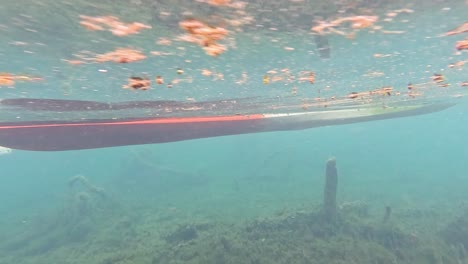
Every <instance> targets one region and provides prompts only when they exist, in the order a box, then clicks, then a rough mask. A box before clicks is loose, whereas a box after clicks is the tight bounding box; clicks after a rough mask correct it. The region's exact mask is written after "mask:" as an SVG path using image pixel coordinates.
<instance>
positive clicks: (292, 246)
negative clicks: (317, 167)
mask: <svg viewBox="0 0 468 264" xmlns="http://www.w3.org/2000/svg"><path fill="white" fill-rule="evenodd" d="M338 182H339V173H338V170H337V167H336V160H335V159H330V160H329V161H328V162H327V164H326V170H325V185H324V192H323V194H324V195H323V201H322V203H321V204H320V205H319V206H316V207H315V208H314V209H307V210H297V211H292V212H290V211H288V212H284V211H283V212H280V213H278V214H272V215H270V216H267V217H263V218H257V219H251V220H246V221H238V222H237V223H235V224H227V223H221V222H215V221H200V220H196V219H195V218H187V219H185V220H184V221H180V220H176V219H175V218H173V217H159V218H158V217H156V216H155V215H145V214H141V212H140V211H138V209H135V208H125V207H124V206H121V205H120V204H119V203H118V202H116V201H115V198H114V197H113V196H112V195H111V194H110V193H111V192H110V190H108V189H107V188H106V189H104V188H101V187H98V186H95V185H93V184H92V183H91V182H90V180H89V179H88V178H86V177H85V176H82V175H77V176H74V177H72V178H71V179H70V180H69V196H68V197H67V198H66V202H65V205H64V207H63V208H62V209H60V210H59V211H58V212H57V213H56V214H54V215H51V216H49V217H48V218H47V219H42V220H37V221H36V222H37V223H35V224H34V225H33V226H31V228H30V229H27V230H24V231H23V232H22V233H21V234H19V235H18V236H17V237H16V238H15V239H13V240H11V241H8V242H6V243H4V242H2V243H1V244H0V253H1V254H0V256H2V257H0V263H12V261H14V262H15V263H36V264H37V263H39V264H40V263H51V261H52V260H53V259H55V260H56V259H63V260H64V262H62V263H96V264H130V263H132V264H135V263H137V264H139V263H141V264H156V263H158V264H159V263H164V264H165V263H167V264H176V263H207V264H211V263H212V264H224V263H226V264H228V263H232V264H234V263H248V264H263V263H265V264H267V263H269V264H270V263H273V264H276V263H318V264H321V263H323V264H325V263H327V264H345V263H347V264H348V263H350V264H354V263H356V264H367V263H369V264H375V263H378V264H387V263H388V264H394V263H399V264H401V263H403V264H406V263H407V264H442V263H444V264H452V263H453V264H460V263H468V255H467V254H466V248H467V246H468V239H467V238H468V229H467V226H468V211H466V212H464V213H463V214H462V215H460V216H458V217H456V218H455V220H453V221H452V222H449V223H448V224H447V225H445V226H444V227H443V228H442V229H441V230H438V231H436V230H434V233H433V234H421V233H417V232H414V231H412V230H411V228H408V225H407V223H406V220H407V219H406V220H405V219H404V214H398V213H397V212H396V211H397V209H392V207H390V206H386V207H384V208H382V210H380V213H379V214H377V215H376V214H371V213H370V210H369V206H370V204H369V203H368V202H364V201H353V202H345V203H341V204H339V203H337V196H338V192H337V190H338V188H337V187H338ZM409 215H410V216H411V217H424V214H423V213H421V212H420V211H418V210H415V211H414V212H410V214H409ZM415 221H417V220H415ZM5 253H8V255H7V254H5ZM70 256H72V258H70ZM5 261H6V262H5Z"/></svg>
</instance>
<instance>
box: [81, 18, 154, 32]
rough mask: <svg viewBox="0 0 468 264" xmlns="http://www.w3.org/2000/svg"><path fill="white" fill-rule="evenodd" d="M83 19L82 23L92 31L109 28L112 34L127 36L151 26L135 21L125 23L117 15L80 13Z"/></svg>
mask: <svg viewBox="0 0 468 264" xmlns="http://www.w3.org/2000/svg"><path fill="white" fill-rule="evenodd" d="M80 18H81V21H80V25H82V26H83V27H85V28H86V29H88V30H92V31H102V30H109V31H110V32H112V34H114V35H116V36H127V35H133V34H138V33H140V31H141V30H142V29H150V28H151V26H148V25H145V24H143V23H138V22H133V23H128V24H126V23H124V22H122V21H120V20H119V19H118V18H117V17H115V16H97V17H91V16H84V15H80Z"/></svg>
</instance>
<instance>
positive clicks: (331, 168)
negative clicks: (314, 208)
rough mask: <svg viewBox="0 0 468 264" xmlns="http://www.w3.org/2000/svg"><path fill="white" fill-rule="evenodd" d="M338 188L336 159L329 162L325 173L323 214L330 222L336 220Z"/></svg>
mask: <svg viewBox="0 0 468 264" xmlns="http://www.w3.org/2000/svg"><path fill="white" fill-rule="evenodd" d="M337 187H338V172H337V169H336V160H335V159H334V158H332V159H329V160H328V161H327V168H326V171H325V190H324V192H323V213H324V216H325V218H326V220H328V221H332V220H335V219H336V214H337V211H336V208H337V207H336V189H337Z"/></svg>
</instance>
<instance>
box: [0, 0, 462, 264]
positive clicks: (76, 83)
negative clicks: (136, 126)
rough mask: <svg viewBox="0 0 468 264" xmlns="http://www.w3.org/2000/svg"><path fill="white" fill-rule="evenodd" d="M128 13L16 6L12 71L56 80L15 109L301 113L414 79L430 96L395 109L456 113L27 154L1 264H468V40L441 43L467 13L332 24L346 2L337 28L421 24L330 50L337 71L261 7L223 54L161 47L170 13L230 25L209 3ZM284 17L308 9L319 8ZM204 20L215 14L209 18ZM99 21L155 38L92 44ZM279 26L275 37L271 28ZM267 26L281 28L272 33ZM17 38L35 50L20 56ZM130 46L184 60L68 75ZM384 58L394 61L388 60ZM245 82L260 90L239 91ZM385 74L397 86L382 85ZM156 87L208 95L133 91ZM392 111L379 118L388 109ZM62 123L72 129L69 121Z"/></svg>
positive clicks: (9, 199)
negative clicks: (264, 108)
mask: <svg viewBox="0 0 468 264" xmlns="http://www.w3.org/2000/svg"><path fill="white" fill-rule="evenodd" d="M344 2H346V1H344ZM118 3H119V4H117V2H116V3H114V4H111V3H106V2H102V3H100V4H94V3H92V1H77V3H76V4H75V3H74V4H73V5H72V4H71V3H68V2H65V1H63V2H62V1H58V2H52V3H49V2H48V1H42V2H37V3H35V4H31V3H21V1H19V2H18V3H15V4H13V3H11V4H4V5H2V7H1V9H0V12H1V14H2V16H1V19H0V23H1V24H2V25H3V26H2V27H1V30H3V32H4V34H2V36H1V39H2V41H1V43H2V44H1V46H0V47H1V49H0V53H1V56H2V60H0V71H1V72H9V73H12V74H18V75H20V74H23V75H28V76H40V77H42V78H43V79H44V80H42V81H37V82H36V81H33V82H26V81H18V82H17V83H15V85H14V87H5V86H0V98H1V99H7V98H54V99H71V100H92V101H100V102H121V101H138V100H186V99H187V98H193V100H195V101H204V100H212V99H226V98H242V97H250V96H260V97H264V98H275V97H279V98H290V97H291V90H292V89H293V87H296V88H297V95H296V97H293V98H294V99H293V101H294V103H297V104H300V102H302V100H303V99H304V100H309V101H313V100H314V99H313V98H314V97H317V96H321V97H328V96H337V97H345V96H346V95H347V94H349V93H350V92H354V91H369V90H373V89H377V88H380V87H382V86H392V87H394V88H395V89H396V90H398V91H401V92H402V93H406V92H407V90H406V86H407V84H408V83H409V82H411V83H414V84H420V83H428V84H424V89H425V90H424V95H423V96H421V97H417V98H415V99H411V98H408V97H404V96H401V97H391V98H389V99H388V102H389V103H388V104H389V105H390V106H391V103H398V102H402V101H404V102H410V103H412V102H414V104H419V103H432V102H450V103H453V102H455V103H456V105H455V106H453V107H451V108H449V109H446V110H444V111H440V112H436V113H430V114H427V115H420V116H412V117H405V118H396V119H389V120H381V121H372V122H363V123H354V124H348V125H340V126H327V127H319V128H314V129H307V130H298V131H288V132H268V133H256V134H245V135H234V136H226V137H216V138H205V139H196V140H189V141H181V142H172V143H165V144H148V145H137V146H123V147H112V148H102V149H89V150H72V151H59V152H42V151H37V152H35V151H24V150H13V151H12V152H11V153H8V154H4V155H0V172H1V173H0V201H1V202H0V216H1V217H0V263H1V264H4V263H5V264H10V263H28V264H29V263H34V264H37V263H93V264H94V263H96V264H110V263H112V264H114V263H115V264H129V263H137V264H140V263H142V264H143V263H145V264H146V263H151V264H155V263H162V264H165V263H168V264H169V263H216V264H218V263H219V264H221V263H262V264H263V263H385V264H386V263H421V264H422V263H429V264H431V263H434V264H435V263H438V264H439V263H440V264H442V263H456V264H460V263H468V254H467V253H466V250H467V248H466V247H468V241H467V239H466V237H468V225H467V222H468V220H467V219H468V218H467V217H468V216H467V215H468V208H467V204H466V202H467V201H468V193H467V192H466V188H467V186H468V176H467V173H466V165H465V164H466V159H467V157H468V153H467V149H468V143H467V141H466V135H467V134H468V126H466V125H465V124H466V123H467V121H468V117H467V115H466V111H467V109H468V105H467V103H466V98H465V97H464V96H465V94H466V90H465V89H466V87H462V86H460V83H461V82H464V81H467V79H466V77H467V76H468V75H467V68H466V67H467V65H464V66H462V67H457V68H449V67H448V65H449V64H450V63H454V62H457V61H463V60H468V58H467V53H466V51H461V52H459V53H457V52H456V51H455V49H454V45H455V42H456V41H459V40H462V39H464V38H465V39H466V34H467V33H464V34H459V35H455V36H449V37H440V35H441V34H444V33H445V32H447V31H449V30H451V29H453V28H455V27H457V26H459V25H461V24H463V23H464V22H466V20H465V19H466V13H467V11H468V6H467V4H466V3H465V2H463V1H448V2H434V3H431V4H428V3H425V4H424V3H416V2H415V3H397V2H393V4H392V3H390V4H389V3H388V2H385V1H383V2H381V3H378V4H376V3H374V1H372V3H368V4H367V5H368V6H367V7H368V9H370V11H369V10H367V11H366V10H365V8H364V7H366V4H364V3H362V2H359V1H358V2H356V3H358V4H357V5H358V6H360V7H361V9H356V10H354V11H350V10H348V11H346V12H347V13H342V12H337V11H336V10H333V8H335V7H336V6H340V5H345V3H339V4H338V3H329V4H328V5H330V6H333V8H332V7H330V10H329V11H327V12H328V13H327V16H328V17H330V18H336V17H345V16H352V15H361V14H364V15H367V14H369V12H371V13H372V14H378V15H379V17H380V19H384V18H385V13H387V12H389V11H391V10H396V9H399V8H412V9H414V11H415V12H414V13H411V14H401V15H399V16H397V18H398V19H397V18H395V20H394V21H392V22H381V21H379V23H378V25H383V26H384V27H385V29H387V30H404V31H405V33H404V34H383V33H378V32H375V33H371V32H368V30H367V29H363V30H362V31H359V32H358V33H357V35H356V38H355V39H354V40H349V39H346V38H344V37H343V36H338V35H334V34H331V35H329V36H327V37H328V38H329V42H330V45H331V57H330V58H329V59H321V58H320V57H319V56H318V55H317V51H316V47H315V42H314V40H313V36H312V35H311V34H310V31H309V30H308V28H310V26H311V25H312V22H310V20H308V18H304V19H303V20H301V19H299V18H297V17H296V16H294V13H291V14H290V15H287V14H286V15H284V14H280V15H278V16H277V17H275V14H274V13H273V14H270V13H271V12H268V11H262V10H265V9H266V10H267V9H269V8H273V7H269V5H265V4H263V5H262V4H261V3H259V2H256V1H252V2H251V3H249V5H248V7H247V11H248V13H249V14H250V15H252V16H253V17H255V18H257V19H258V21H256V23H254V25H246V26H245V27H244V28H243V30H242V32H239V33H236V34H235V41H236V48H234V47H229V49H228V51H227V52H225V53H224V54H221V55H220V56H219V57H210V56H208V55H206V54H205V53H204V52H203V51H202V50H201V49H200V47H197V46H196V45H193V44H187V43H180V42H177V41H174V42H173V44H172V45H170V46H158V45H157V44H155V40H157V39H158V38H160V37H167V38H170V39H173V38H176V37H177V35H179V34H181V33H182V31H181V30H180V29H178V26H177V21H178V19H179V17H178V16H177V15H173V16H172V17H171V19H166V20H164V19H161V20H158V19H155V18H154V17H152V16H151V12H150V11H148V10H149V9H148V8H147V7H148V6H151V7H152V8H154V5H155V4H156V6H157V7H159V6H161V8H162V9H163V11H164V10H166V11H167V10H170V11H171V12H172V14H179V13H182V12H183V11H187V10H191V11H193V13H195V17H196V15H197V12H199V14H205V12H208V11H209V12H214V13H216V12H221V13H222V14H225V15H226V14H227V15H229V14H230V13H229V12H230V11H229V10H228V11H226V10H224V9H223V7H220V8H219V10H218V9H216V8H218V7H216V8H214V9H213V10H212V9H208V11H207V5H208V4H206V3H189V2H188V1H187V3H182V4H180V3H176V2H173V3H172V2H170V1H155V2H154V3H146V1H133V2H128V3H127V2H125V1H124V2H122V3H121V2H118ZM281 3H282V5H284V6H288V5H290V7H291V9H292V7H295V6H301V5H304V10H308V9H307V8H309V7H310V5H312V6H313V4H311V3H308V2H296V1H290V2H289V1H285V2H284V3H283V2H281ZM193 5H195V6H197V7H198V8H197V9H194V10H192V9H191V8H192V7H193ZM258 5H260V6H262V7H263V9H262V10H261V9H259V8H258ZM21 6H23V8H20V7H21ZM93 6H94V7H95V9H90V7H93ZM171 6H172V7H173V9H170V8H169V7H171ZM249 6H250V8H249ZM320 6H322V5H320ZM323 6H325V7H323V8H325V9H326V7H327V5H323ZM72 7H73V8H72ZM164 8H165V9H164ZM184 9H185V10H184ZM152 10H153V11H152V12H156V11H155V10H159V9H157V8H156V9H152ZM294 10H295V9H294ZM159 11H161V10H159ZM176 12H177V13H176ZM280 12H283V11H280ZM283 13H285V12H283ZM83 14H84V15H92V16H99V15H115V16H117V17H120V18H121V19H122V20H123V21H126V22H133V21H136V22H142V23H145V24H149V25H151V26H152V27H153V28H152V29H151V30H148V31H144V30H143V31H142V32H141V33H140V34H137V35H131V36H128V37H123V38H119V37H116V36H112V35H111V34H110V33H109V32H100V31H98V32H94V31H86V30H85V29H83V28H82V27H80V25H79V21H80V19H79V15H83ZM200 16H201V15H200ZM264 16H267V17H268V16H271V17H272V18H273V19H272V20H273V22H271V21H270V22H266V20H263V21H262V20H260V18H261V17H264ZM275 18H276V19H275ZM280 18H281V19H280ZM172 19H173V20H174V21H172ZM205 19H208V18H207V17H205ZM284 19H286V20H284ZM400 20H408V21H407V22H401V21H400ZM306 21H308V22H306ZM268 23H272V25H269V26H268V27H273V26H277V27H278V30H268V29H267V28H268V27H266V26H265V27H260V26H258V25H262V24H265V25H266V24H268ZM275 23H277V25H275ZM307 23H308V24H307ZM309 24H310V25H309ZM59 25H62V26H61V27H58V26H59ZM283 26H284V27H283ZM291 28H296V29H297V30H296V31H295V30H291ZM304 28H305V29H304ZM272 40H273V41H272ZM17 41H21V42H25V43H27V44H25V45H22V44H18V43H16V44H12V43H15V42H17ZM38 43H39V44H38ZM116 47H133V48H139V49H142V50H143V51H144V52H145V54H146V55H148V54H149V52H150V51H154V50H157V51H162V52H171V53H173V54H174V55H168V56H163V57H159V56H153V57H151V56H150V55H148V58H147V59H146V60H144V61H143V62H136V63H128V64H113V63H102V64H100V63H99V64H98V63H90V64H86V65H69V64H67V63H66V62H64V61H63V60H62V59H73V55H72V54H75V53H79V52H80V51H82V50H91V51H92V52H96V53H103V52H108V51H112V50H114V49H115V48H116ZM178 47H183V48H184V49H180V48H178ZM284 47H293V48H294V50H292V51H288V50H285V49H284ZM376 53H379V54H390V55H391V56H388V57H383V58H376V57H375V56H374V54H376ZM177 68H182V69H183V70H184V73H183V75H181V76H179V75H178V74H177V73H176V70H177ZM284 68H288V69H289V70H290V72H292V73H294V74H297V73H298V72H300V71H314V72H315V74H316V82H315V83H314V84H313V85H311V84H309V83H308V82H304V83H299V82H284V81H279V82H273V81H272V82H271V83H269V84H267V85H266V84H264V83H263V78H264V75H265V74H268V73H267V72H268V71H269V70H272V69H276V70H277V71H280V70H281V69H284ZM202 69H209V70H211V71H213V72H221V73H223V74H224V80H215V79H214V78H213V77H212V76H203V75H202V74H201V73H200V71H201V70H202ZM100 70H101V71H100ZM102 70H104V71H102ZM243 72H246V73H247V74H248V76H249V77H248V80H247V81H246V82H245V83H242V84H237V83H236V81H237V80H239V79H240V78H241V75H242V73H243ZM372 72H383V73H384V75H383V76H377V75H375V76H373V75H372V76H369V75H366V74H369V73H372ZM434 73H442V74H443V75H444V76H445V78H446V82H447V83H450V86H449V87H448V88H440V87H437V86H436V85H434V84H433V83H431V76H432V75H433V74H434ZM145 74H147V75H148V76H150V77H151V78H152V79H154V76H155V75H162V76H163V77H164V78H165V79H166V80H171V79H174V78H189V77H191V79H192V81H191V82H190V83H189V82H181V83H179V84H175V85H174V87H173V88H172V89H167V88H165V87H164V86H157V85H156V84H153V86H152V89H150V90H148V91H130V90H127V89H122V88H121V86H122V85H124V84H126V81H127V78H128V77H129V76H131V75H145ZM327 86H329V87H330V88H329V89H325V88H326V87H327ZM319 90H320V92H319ZM455 95H457V98H455V99H454V98H453V97H454V96H455ZM458 97H460V98H458ZM385 100H387V99H381V98H379V99H377V100H375V101H374V102H373V103H375V104H376V105H379V106H380V105H381V104H383V103H382V102H384V103H385V102H386V101H385ZM14 114H15V113H14ZM17 114H18V115H22V113H17ZM92 114H94V115H99V113H92ZM148 115H149V114H148ZM21 117H22V118H24V116H21ZM47 117H49V118H50V117H57V118H60V117H61V113H54V112H52V113H48V116H47ZM140 117H146V116H140ZM0 118H1V119H0V123H7V122H13V121H17V120H16V117H15V116H14V115H12V114H11V113H10V112H0ZM45 118H46V117H42V118H40V119H41V121H44V120H46V119H45ZM0 145H1V144H0ZM332 157H335V158H336V161H337V168H338V190H337V205H338V207H337V208H338V212H337V214H338V218H337V219H335V220H334V221H324V219H323V216H322V215H321V206H322V199H323V195H324V194H323V193H324V184H325V164H326V162H327V160H328V159H330V158H332ZM387 206H388V207H391V210H392V212H391V216H390V220H389V221H387V220H383V219H384V215H385V208H386V207H387Z"/></svg>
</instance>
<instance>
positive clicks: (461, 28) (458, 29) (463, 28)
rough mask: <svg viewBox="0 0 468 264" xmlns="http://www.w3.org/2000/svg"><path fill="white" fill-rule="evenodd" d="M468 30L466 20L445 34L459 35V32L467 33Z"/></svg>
mask: <svg viewBox="0 0 468 264" xmlns="http://www.w3.org/2000/svg"><path fill="white" fill-rule="evenodd" d="M466 32H468V22H465V23H463V24H461V25H460V26H458V27H456V28H454V29H452V30H450V31H449V32H447V33H445V36H451V35H457V34H461V33H466Z"/></svg>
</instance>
